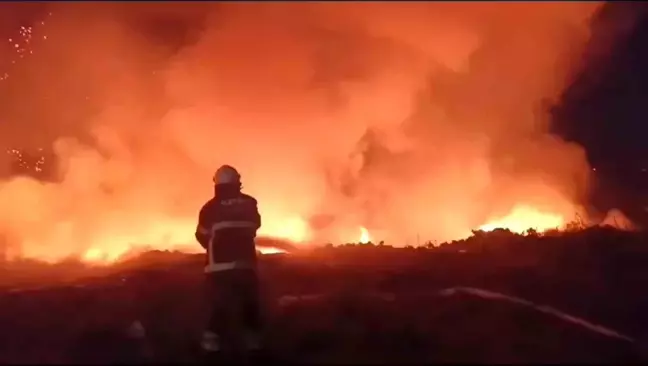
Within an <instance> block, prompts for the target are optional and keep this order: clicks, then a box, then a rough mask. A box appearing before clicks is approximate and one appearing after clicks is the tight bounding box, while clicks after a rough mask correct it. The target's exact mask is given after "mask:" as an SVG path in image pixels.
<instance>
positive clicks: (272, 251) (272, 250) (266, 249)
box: [259, 247, 287, 254]
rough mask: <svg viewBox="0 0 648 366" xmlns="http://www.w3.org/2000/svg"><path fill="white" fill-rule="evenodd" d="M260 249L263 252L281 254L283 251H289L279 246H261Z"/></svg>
mask: <svg viewBox="0 0 648 366" xmlns="http://www.w3.org/2000/svg"><path fill="white" fill-rule="evenodd" d="M259 251H260V252H261V254H281V253H287V252H286V251H285V250H283V249H279V248H265V247H261V248H259Z"/></svg>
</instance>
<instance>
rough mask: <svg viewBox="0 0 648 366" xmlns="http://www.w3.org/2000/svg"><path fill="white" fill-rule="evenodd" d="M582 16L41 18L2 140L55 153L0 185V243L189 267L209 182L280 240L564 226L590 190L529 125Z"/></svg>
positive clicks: (358, 12)
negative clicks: (181, 259) (237, 188)
mask: <svg viewBox="0 0 648 366" xmlns="http://www.w3.org/2000/svg"><path fill="white" fill-rule="evenodd" d="M599 6H600V5H599V4H597V3H590V2H582V3H581V2H571V3H569V2H566V3H551V2H549V3H533V4H531V3H529V4H513V3H511V4H508V3H507V4H491V3H484V4H481V3H480V4H477V3H471V4H468V3H465V4H464V3H453V4H443V3H405V2H403V3H347V4H341V3H327V4H314V3H271V4H268V3H254V4H253V3H178V4H165V5H160V4H153V3H151V4H137V5H132V4H126V3H121V4H119V3H118V4H111V3H101V4H100V3H92V4H90V3H69V4H55V5H51V7H50V9H49V11H51V14H52V15H51V16H49V17H48V18H47V19H48V20H47V23H45V24H43V25H40V26H36V27H35V28H34V31H33V32H34V34H35V36H34V40H33V41H32V42H31V43H30V47H31V49H32V50H33V55H31V56H30V57H25V58H24V59H21V60H20V62H19V63H17V64H16V65H15V66H14V67H13V68H12V72H11V77H10V78H9V79H7V80H5V81H3V84H2V91H1V92H0V93H1V95H0V103H2V108H3V111H2V112H1V113H2V118H3V120H4V121H5V122H3V125H2V127H1V133H0V140H2V142H3V143H4V144H5V145H6V146H21V147H28V148H36V147H40V146H50V145H51V146H53V149H54V151H55V152H56V154H57V156H58V161H59V167H58V171H57V178H58V180H57V182H55V183H43V182H39V181H36V180H33V179H29V178H25V177H21V178H14V179H10V180H6V181H4V182H3V183H1V185H0V221H1V222H2V224H0V225H2V230H3V232H4V233H5V240H6V241H7V242H9V243H12V244H13V245H12V248H14V250H17V249H16V248H20V253H22V254H23V255H28V256H37V257H41V258H46V259H56V258H60V257H61V256H64V255H69V254H73V253H77V254H83V253H85V254H86V255H100V252H101V251H102V250H104V251H112V252H122V251H124V250H126V249H127V248H128V247H129V245H153V246H156V247H161V248H168V247H172V246H175V245H177V244H188V245H193V244H191V243H192V240H193V231H194V228H195V220H196V215H197V211H198V209H199V208H200V205H201V204H202V203H203V202H204V200H206V199H207V198H208V197H209V195H210V194H211V175H212V174H213V172H214V170H215V169H216V168H217V167H218V166H219V165H220V164H224V163H227V164H231V165H234V166H236V167H237V168H239V170H240V171H241V173H242V174H243V179H244V187H245V189H246V190H247V191H248V192H249V193H251V194H253V195H255V196H256V197H257V198H258V199H259V202H260V208H261V210H262V214H263V216H264V227H263V229H262V233H263V234H267V235H273V236H281V237H288V238H291V239H295V240H303V241H313V242H321V241H333V242H339V241H348V240H355V239H357V236H358V234H359V231H358V229H359V227H360V226H365V227H367V228H369V229H370V231H371V233H372V235H373V236H374V237H376V238H378V237H380V238H384V239H387V240H388V241H391V242H394V243H395V244H397V243H401V244H405V243H409V244H413V241H414V240H417V239H414V238H421V240H426V239H437V240H448V239H455V238H460V237H462V236H466V235H468V234H470V230H471V229H475V228H478V227H480V226H482V225H484V224H487V223H489V222H491V221H493V220H497V219H501V218H503V217H505V216H507V215H509V214H511V213H512V212H515V213H517V214H518V215H519V216H520V217H519V220H526V221H525V224H530V225H531V226H533V225H534V223H537V222H539V221H541V220H546V219H552V218H557V220H559V222H562V221H564V220H570V219H571V218H572V217H573V215H574V213H575V212H577V211H578V210H579V208H578V205H577V203H578V202H579V200H580V199H581V198H582V197H583V194H584V193H585V192H586V189H587V178H588V172H589V168H588V165H587V162H586V159H585V155H584V152H583V150H582V149H581V148H580V147H579V146H576V145H573V144H567V143H565V142H563V141H561V140H560V139H558V138H556V137H554V136H551V135H549V134H548V133H547V132H546V131H548V123H549V118H548V115H547V113H546V111H547V107H548V106H550V105H551V104H552V103H553V102H555V100H556V99H557V98H558V97H559V95H560V93H561V92H562V91H563V89H564V88H565V86H566V85H567V83H568V82H569V80H570V77H571V75H572V74H573V72H574V71H575V70H576V69H577V66H578V63H579V62H578V60H577V58H576V57H577V56H578V55H579V52H580V50H581V49H582V47H584V45H585V43H586V41H587V40H588V37H589V33H588V28H587V21H588V19H589V18H590V17H591V16H592V14H593V13H594V11H595V10H596V9H597V8H598V7H599ZM43 37H47V38H46V39H44V38H43ZM9 46H11V45H9ZM11 51H12V50H10V49H7V50H5V52H11ZM5 165H6V164H5ZM3 169H6V168H3ZM533 214H537V215H540V216H532V215H533ZM89 249H92V250H93V251H94V252H92V253H94V254H92V253H91V254H88V252H87V251H88V250H89ZM98 253H99V254H98Z"/></svg>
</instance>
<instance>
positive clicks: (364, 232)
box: [358, 227, 371, 244]
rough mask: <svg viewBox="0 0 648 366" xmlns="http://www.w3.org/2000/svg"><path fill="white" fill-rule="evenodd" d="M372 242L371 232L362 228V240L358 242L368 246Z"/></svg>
mask: <svg viewBox="0 0 648 366" xmlns="http://www.w3.org/2000/svg"><path fill="white" fill-rule="evenodd" d="M370 241H371V236H369V230H367V229H366V228H365V227H361V228H360V239H359V240H358V242H359V243H360V244H367V243H369V242H370Z"/></svg>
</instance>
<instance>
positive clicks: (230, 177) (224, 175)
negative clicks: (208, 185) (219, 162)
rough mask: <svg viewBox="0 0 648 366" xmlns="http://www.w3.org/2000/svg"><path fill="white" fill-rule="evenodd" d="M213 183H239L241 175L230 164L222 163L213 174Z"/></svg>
mask: <svg viewBox="0 0 648 366" xmlns="http://www.w3.org/2000/svg"><path fill="white" fill-rule="evenodd" d="M213 181H214V184H241V175H240V174H239V172H238V171H237V170H236V169H234V167H232V166H231V165H223V166H221V167H220V168H218V170H216V173H215V174H214V178H213Z"/></svg>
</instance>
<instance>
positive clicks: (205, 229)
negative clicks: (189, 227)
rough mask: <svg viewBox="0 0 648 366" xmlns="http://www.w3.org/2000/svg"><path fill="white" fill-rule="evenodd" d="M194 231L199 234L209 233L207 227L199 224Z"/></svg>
mask: <svg viewBox="0 0 648 366" xmlns="http://www.w3.org/2000/svg"><path fill="white" fill-rule="evenodd" d="M196 232H197V233H198V234H201V235H209V229H207V228H205V227H203V226H200V225H198V227H197V228H196Z"/></svg>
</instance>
